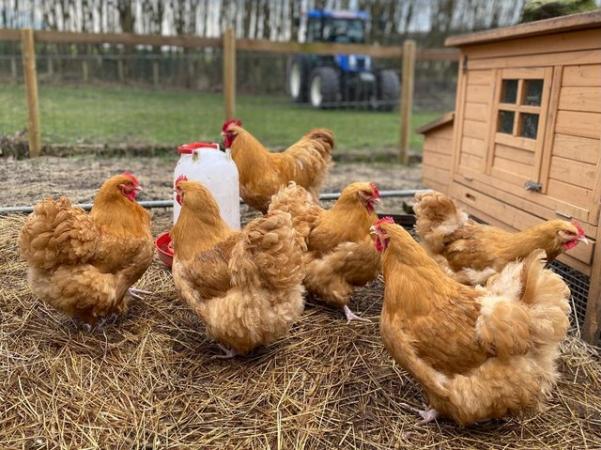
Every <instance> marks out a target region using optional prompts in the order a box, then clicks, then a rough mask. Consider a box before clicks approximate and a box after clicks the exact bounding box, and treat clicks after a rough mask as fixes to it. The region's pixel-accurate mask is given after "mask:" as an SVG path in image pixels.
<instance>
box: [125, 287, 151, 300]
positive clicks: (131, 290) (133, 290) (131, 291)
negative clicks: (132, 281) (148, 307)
mask: <svg viewBox="0 0 601 450" xmlns="http://www.w3.org/2000/svg"><path fill="white" fill-rule="evenodd" d="M127 292H128V293H129V295H131V296H132V297H133V298H136V299H138V300H143V298H142V295H150V294H152V292H150V291H145V290H143V289H136V288H133V287H130V288H129V289H128V290H127Z"/></svg>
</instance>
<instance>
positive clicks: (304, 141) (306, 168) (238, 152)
mask: <svg viewBox="0 0 601 450" xmlns="http://www.w3.org/2000/svg"><path fill="white" fill-rule="evenodd" d="M222 136H223V144H224V146H225V148H229V149H230V150H231V155H232V159H233V160H234V162H235V163H236V166H237V167H238V172H239V177H240V196H241V197H242V199H243V200H244V202H245V203H246V204H248V205H249V206H251V207H253V208H255V209H257V210H259V211H261V212H263V213H264V212H265V211H267V208H268V206H269V202H270V201H271V197H272V196H273V195H274V194H276V193H277V192H278V191H279V190H280V188H282V187H285V186H287V185H288V183H289V182H290V181H294V182H295V183H297V184H298V185H300V186H302V187H304V188H305V189H307V190H308V191H309V192H310V193H311V195H312V196H313V198H314V199H315V200H316V201H317V200H318V198H319V190H320V188H321V185H322V184H323V182H324V179H325V176H326V175H327V173H328V170H329V168H330V163H331V160H332V156H331V153H332V150H333V148H334V135H333V133H332V132H331V131H330V130H327V129H325V128H316V129H313V130H311V131H309V132H308V133H307V134H305V135H304V136H303V137H302V138H300V139H299V140H298V141H297V142H295V143H294V144H292V145H291V146H290V147H289V148H288V149H286V150H285V151H283V152H270V151H269V150H267V148H265V147H264V146H263V144H261V143H260V142H259V141H258V140H257V139H256V138H255V137H254V136H253V135H252V134H250V133H249V132H248V131H247V130H245V129H244V128H242V122H240V121H239V120H236V119H233V120H228V121H226V122H225V123H224V124H223V128H222Z"/></svg>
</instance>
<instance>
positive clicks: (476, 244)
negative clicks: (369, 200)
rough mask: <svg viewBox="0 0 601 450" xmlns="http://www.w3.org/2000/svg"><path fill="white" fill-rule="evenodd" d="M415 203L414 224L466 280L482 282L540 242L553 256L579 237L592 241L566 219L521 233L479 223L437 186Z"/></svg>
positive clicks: (434, 251) (459, 277) (440, 258)
mask: <svg viewBox="0 0 601 450" xmlns="http://www.w3.org/2000/svg"><path fill="white" fill-rule="evenodd" d="M414 209H415V213H416V218H417V221H416V225H415V229H416V231H417V234H418V236H419V237H420V238H421V240H422V242H423V244H424V246H425V247H426V248H427V249H428V251H429V252H430V253H431V254H432V255H433V256H435V257H436V260H437V261H439V262H440V263H441V264H443V265H446V266H448V271H449V273H455V277H456V279H457V280H459V281H462V282H465V283H467V284H474V285H475V284H483V283H484V282H485V281H486V279H487V278H488V277H489V276H491V275H492V274H494V273H497V272H499V271H500V270H502V269H503V267H505V266H506V265H507V264H508V263H509V262H511V261H515V260H516V259H523V258H525V257H526V256H528V255H529V254H530V253H531V252H532V251H533V250H535V249H537V248H540V249H543V250H545V252H546V254H547V259H548V260H549V261H551V260H553V259H555V258H556V257H557V256H558V255H559V254H560V253H561V252H562V251H566V250H570V249H572V248H574V247H575V246H576V245H578V243H580V242H584V243H588V241H587V239H586V237H585V235H584V230H583V229H582V227H581V226H580V225H579V224H578V223H576V222H572V223H570V222H567V221H565V220H549V221H547V222H544V223H541V224H539V225H535V226H533V227H530V228H527V229H525V230H523V231H520V232H517V233H510V232H507V231H504V230H501V229H499V228H496V227H492V226H488V225H482V224H479V223H476V222H474V221H472V220H469V219H468V216H467V214H466V213H465V212H463V211H461V210H460V209H459V208H458V207H457V206H456V205H455V203H454V202H453V200H451V199H450V198H448V197H446V196H445V195H443V194H441V193H438V192H427V193H422V194H417V195H416V203H415V206H414Z"/></svg>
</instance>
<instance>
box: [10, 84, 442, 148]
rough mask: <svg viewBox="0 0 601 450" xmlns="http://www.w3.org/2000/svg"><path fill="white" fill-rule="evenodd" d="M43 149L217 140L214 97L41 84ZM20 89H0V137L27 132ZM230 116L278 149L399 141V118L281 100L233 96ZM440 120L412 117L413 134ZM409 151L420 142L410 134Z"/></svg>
mask: <svg viewBox="0 0 601 450" xmlns="http://www.w3.org/2000/svg"><path fill="white" fill-rule="evenodd" d="M39 92H40V94H39V95H40V111H41V123H42V137H43V141H44V143H60V144H77V143H81V142H86V143H108V144H111V143H148V144H159V145H161V144H162V145H164V144H167V145H170V144H177V143H183V142H188V141H191V140H197V139H203V140H215V139H219V132H220V130H221V124H222V119H223V98H222V96H221V94H207V93H198V92H193V91H174V90H163V91H157V90H152V89H143V88H133V87H127V88H115V87H97V86H95V87H89V86H86V87H77V86H46V85H41V86H40V88H39ZM25 105H26V103H25V94H24V89H23V87H22V86H19V87H15V86H10V85H6V84H4V85H0V135H1V134H6V133H9V134H10V133H14V132H16V131H18V130H22V129H24V128H25V127H26V120H27V113H26V109H25ZM236 114H237V116H238V117H239V118H241V119H242V120H243V122H244V125H245V127H247V128H248V129H249V130H251V131H252V132H253V133H254V134H255V135H256V136H257V137H259V138H260V139H261V140H262V141H263V142H264V143H265V144H267V145H269V146H273V147H284V146H287V145H289V144H290V143H291V142H292V141H294V140H295V139H297V138H298V137H300V136H301V135H302V134H303V133H305V132H306V131H307V130H308V129H309V128H312V127H328V128H331V129H333V130H334V132H335V133H336V138H337V142H338V147H339V149H341V150H366V151H367V150H382V149H393V148H396V147H397V146H398V141H399V114H398V112H391V113H381V112H370V111H353V110H342V111H316V110H313V109H311V108H308V107H299V106H295V105H292V104H291V103H290V102H289V101H288V100H287V99H285V98H277V97H276V98H274V97H258V96H239V97H238V104H237V112H236ZM438 115H439V113H437V112H434V113H418V114H414V116H413V128H414V129H415V128H416V127H419V126H420V125H422V124H424V123H426V122H429V121H431V120H433V119H434V118H436V117H437V116H438ZM411 146H412V148H413V149H416V150H418V149H420V148H421V136H420V135H417V134H415V133H414V134H413V136H412V138H411Z"/></svg>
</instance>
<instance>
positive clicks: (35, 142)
mask: <svg viewBox="0 0 601 450" xmlns="http://www.w3.org/2000/svg"><path fill="white" fill-rule="evenodd" d="M0 41H12V42H21V46H22V51H23V69H24V73H25V75H26V85H25V86H26V90H27V99H28V101H27V104H28V109H29V111H28V115H29V116H28V117H29V121H28V139H29V154H30V156H38V155H39V154H40V152H41V139H40V135H39V129H40V118H39V107H38V93H37V71H36V66H35V43H52V44H114V45H124V46H139V45H143V46H152V47H162V46H171V47H181V48H186V49H199V48H220V49H222V50H223V81H224V83H223V95H224V105H225V114H226V119H229V118H231V117H232V116H233V115H234V111H235V105H236V90H235V84H236V73H235V71H236V52H237V51H253V52H266V53H280V54H282V53H286V54H294V53H311V54H321V55H333V54H362V55H368V56H371V57H373V58H386V59H399V60H401V59H402V64H403V77H402V81H401V82H402V88H401V93H402V94H401V97H402V98H401V99H400V102H401V107H400V125H401V136H400V146H399V152H400V155H399V156H400V159H401V161H402V162H406V161H407V159H408V151H409V138H408V136H409V133H410V129H411V128H410V123H411V111H412V106H413V100H412V98H413V95H412V93H413V85H414V71H415V61H416V60H418V61H457V60H458V59H459V53H458V52H457V51H455V50H453V49H416V48H415V42H413V41H409V40H408V41H405V43H404V45H403V46H380V45H365V44H337V43H323V42H316V43H298V42H273V41H268V40H261V39H259V40H251V39H236V37H235V32H234V30H233V29H228V30H226V32H225V33H224V34H223V36H222V37H221V38H205V37H198V36H161V35H142V34H131V33H76V32H63V31H46V30H37V31H34V30H31V29H22V30H17V29H0ZM32 61H33V63H32ZM82 67H83V71H84V78H86V77H85V74H86V73H87V70H86V69H87V67H85V64H84V65H83V66H82ZM13 69H14V68H13ZM153 70H154V71H155V77H154V78H157V76H156V72H157V68H153ZM13 72H14V70H13ZM155 81H156V80H155Z"/></svg>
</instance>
